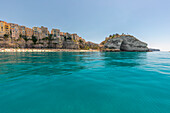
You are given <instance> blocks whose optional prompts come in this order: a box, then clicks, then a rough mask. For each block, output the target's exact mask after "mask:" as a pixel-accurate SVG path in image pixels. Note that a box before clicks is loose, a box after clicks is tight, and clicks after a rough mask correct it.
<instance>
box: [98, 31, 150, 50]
mask: <svg viewBox="0 0 170 113" xmlns="http://www.w3.org/2000/svg"><path fill="white" fill-rule="evenodd" d="M101 44H103V45H104V48H106V49H119V50H120V51H139V52H146V51H148V50H149V49H148V47H147V43H145V42H142V41H140V40H139V39H137V38H135V37H134V36H131V35H124V34H123V35H118V34H116V35H113V36H110V37H108V38H106V40H105V41H103V42H102V43H101Z"/></svg>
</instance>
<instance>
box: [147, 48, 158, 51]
mask: <svg viewBox="0 0 170 113" xmlns="http://www.w3.org/2000/svg"><path fill="white" fill-rule="evenodd" d="M149 51H160V49H153V48H149Z"/></svg>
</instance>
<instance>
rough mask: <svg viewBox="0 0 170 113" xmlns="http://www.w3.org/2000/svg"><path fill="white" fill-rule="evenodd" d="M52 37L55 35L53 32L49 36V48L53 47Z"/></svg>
mask: <svg viewBox="0 0 170 113" xmlns="http://www.w3.org/2000/svg"><path fill="white" fill-rule="evenodd" d="M52 37H53V35H52V34H50V35H49V36H48V48H51V43H52V40H53V39H52Z"/></svg>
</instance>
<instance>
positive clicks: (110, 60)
mask: <svg viewBox="0 0 170 113" xmlns="http://www.w3.org/2000/svg"><path fill="white" fill-rule="evenodd" d="M0 113H170V53H168V52H149V53H145V52H144V53H143V52H117V53H109V52H107V53H100V52H94V53H79V52H75V53H74V52H69V53H67V52H58V53H0Z"/></svg>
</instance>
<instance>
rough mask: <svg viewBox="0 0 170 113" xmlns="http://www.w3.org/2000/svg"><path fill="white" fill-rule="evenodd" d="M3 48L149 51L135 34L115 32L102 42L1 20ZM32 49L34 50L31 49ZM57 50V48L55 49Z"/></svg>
mask: <svg viewBox="0 0 170 113" xmlns="http://www.w3.org/2000/svg"><path fill="white" fill-rule="evenodd" d="M0 47H1V48H44V49H46V48H48V49H49V48H51V49H71V50H72V49H74V50H99V49H100V50H101V51H141V52H142V51H144V52H146V51H149V49H148V47H147V44H146V43H144V42H142V41H140V40H138V39H137V38H135V37H134V36H131V35H126V34H122V35H119V34H113V35H110V36H109V37H106V39H105V41H103V42H101V43H100V44H95V43H93V42H86V41H85V40H84V39H83V38H81V37H79V36H78V35H77V34H76V33H75V34H70V33H67V32H66V33H64V32H60V30H59V29H52V30H51V32H49V30H48V28H47V27H43V26H41V27H33V28H32V29H31V28H28V27H26V26H20V25H18V24H14V23H7V22H5V21H0ZM31 51H32V50H31ZM55 51H56V50H55Z"/></svg>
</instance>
